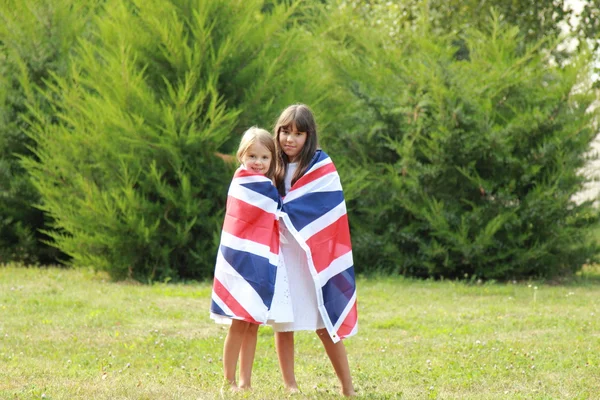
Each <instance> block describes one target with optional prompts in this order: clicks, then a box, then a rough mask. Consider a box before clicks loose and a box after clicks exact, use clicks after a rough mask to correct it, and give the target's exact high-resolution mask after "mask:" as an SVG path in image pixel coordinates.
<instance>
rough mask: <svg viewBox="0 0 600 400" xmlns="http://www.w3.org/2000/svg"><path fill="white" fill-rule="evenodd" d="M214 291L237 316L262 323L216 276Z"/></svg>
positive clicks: (254, 322) (255, 322)
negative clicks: (253, 316)
mask: <svg viewBox="0 0 600 400" xmlns="http://www.w3.org/2000/svg"><path fill="white" fill-rule="evenodd" d="M213 292H215V294H216V295H217V296H219V298H220V299H221V300H222V301H223V303H225V304H227V307H229V309H230V310H231V311H233V314H234V315H235V316H236V317H241V318H242V319H243V320H244V321H247V322H251V323H253V324H260V323H259V322H258V321H256V320H255V319H254V318H252V316H251V315H250V313H248V311H246V309H245V308H244V307H243V306H242V305H241V304H240V303H239V302H238V301H237V300H236V299H235V298H234V297H233V296H232V295H231V293H229V290H227V288H226V287H225V286H223V284H222V283H221V282H220V281H219V280H218V279H217V278H215V280H214V282H213Z"/></svg>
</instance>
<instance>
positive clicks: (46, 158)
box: [25, 0, 324, 281]
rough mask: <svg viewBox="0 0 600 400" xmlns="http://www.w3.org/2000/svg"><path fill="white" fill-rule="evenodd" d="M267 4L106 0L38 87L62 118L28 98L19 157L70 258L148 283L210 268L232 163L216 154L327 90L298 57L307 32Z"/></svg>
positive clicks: (286, 12)
mask: <svg viewBox="0 0 600 400" xmlns="http://www.w3.org/2000/svg"><path fill="white" fill-rule="evenodd" d="M263 6H264V2H263V1H258V0H253V1H244V2H241V1H234V0H230V1H223V2H213V1H202V0H196V1H194V0H173V1H164V0H145V1H126V0H108V1H106V2H105V6H104V10H103V11H102V12H100V13H99V14H98V17H97V18H96V20H95V21H94V26H95V28H94V30H95V34H94V36H93V37H91V38H87V39H85V38H84V39H83V40H81V41H80V44H79V45H78V47H77V50H76V52H77V54H76V56H75V57H73V60H72V69H71V70H70V72H69V76H68V77H66V78H65V77H61V76H58V75H54V76H53V78H54V83H53V84H51V85H50V87H49V89H48V90H46V91H45V94H46V98H47V99H48V100H49V101H50V103H51V105H52V107H53V112H54V115H55V116H56V121H54V120H53V117H52V116H51V114H48V113H46V112H44V111H43V110H41V109H40V108H39V107H38V106H37V105H36V104H35V103H33V102H32V105H31V108H32V112H33V113H34V114H35V118H34V120H33V121H32V124H33V127H32V129H31V130H30V135H31V137H32V138H33V139H34V140H35V142H36V144H37V149H36V151H35V155H36V157H37V159H35V158H30V159H28V160H27V161H26V162H25V166H26V168H27V170H28V171H29V172H30V173H31V176H32V180H33V182H34V183H35V186H36V187H37V188H38V190H39V192H40V193H41V196H42V208H43V209H44V210H45V211H47V212H48V213H49V214H50V215H51V216H52V217H53V218H54V220H55V228H56V230H55V231H52V232H49V234H50V235H51V236H52V238H53V240H54V241H55V245H56V246H57V247H58V248H59V249H60V250H61V251H63V252H65V253H66V254H68V255H69V256H71V257H72V263H73V264H74V265H78V266H93V267H94V268H97V269H101V270H106V271H108V272H109V273H110V274H111V276H112V277H114V278H115V279H121V278H124V277H132V278H135V279H138V280H142V281H146V280H163V279H172V278H185V279H200V278H207V277H209V276H210V275H211V274H212V271H213V266H214V260H215V256H216V244H217V242H218V236H219V233H220V226H221V223H222V219H223V209H224V204H225V200H226V193H227V186H228V184H229V182H230V179H231V176H232V172H233V170H232V168H233V167H235V166H229V165H226V164H225V163H223V162H222V161H221V160H220V159H219V158H217V157H216V156H215V152H217V151H225V152H229V151H232V150H234V148H235V147H236V146H237V143H238V141H239V134H241V133H242V132H243V130H245V129H246V128H247V127H249V126H250V125H261V126H267V125H268V123H270V122H271V121H273V120H275V118H276V117H277V114H278V113H279V111H280V110H281V109H282V108H283V107H285V106H286V105H287V104H288V103H291V102H294V101H299V100H301V99H300V98H299V97H301V96H303V94H306V95H307V98H306V99H305V100H304V101H307V102H310V101H311V99H318V98H319V96H321V93H322V90H323V89H318V88H317V89H315V90H311V88H310V85H309V82H311V83H319V82H320V81H321V80H322V79H324V78H321V77H316V76H312V75H311V74H310V66H305V67H304V68H303V67H302V65H300V63H301V62H302V60H305V59H306V54H305V52H306V48H307V46H306V45H305V43H304V42H305V41H308V42H310V40H312V38H311V37H310V34H308V33H307V32H305V31H304V30H302V29H301V28H300V27H298V28H296V27H295V26H296V25H295V18H296V17H294V15H295V14H294V12H295V11H296V9H295V8H292V7H288V6H286V5H272V6H271V7H268V10H267V11H264V10H265V9H264V8H263ZM298 15H301V16H302V15H304V14H298ZM307 71H309V72H307ZM234 133H235V134H234Z"/></svg>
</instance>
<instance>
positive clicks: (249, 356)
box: [240, 324, 258, 389]
mask: <svg viewBox="0 0 600 400" xmlns="http://www.w3.org/2000/svg"><path fill="white" fill-rule="evenodd" d="M257 336H258V325H256V324H250V326H248V329H247V330H246V334H245V335H244V340H243V341H242V347H241V350H240V388H242V389H250V387H251V379H252V365H253V364H254V355H255V354H256V341H257Z"/></svg>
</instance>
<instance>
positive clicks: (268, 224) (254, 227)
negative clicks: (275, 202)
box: [223, 196, 279, 254]
mask: <svg viewBox="0 0 600 400" xmlns="http://www.w3.org/2000/svg"><path fill="white" fill-rule="evenodd" d="M275 222H276V220H275V216H274V215H273V214H271V213H268V212H266V211H265V210H263V209H262V208H259V207H256V206H253V205H252V204H249V203H246V202H245V201H242V200H239V199H236V198H235V197H232V196H229V197H228V198H227V215H225V222H224V223H223V230H224V231H225V232H227V233H229V234H231V235H233V236H235V237H238V238H240V239H246V240H251V241H253V242H256V243H260V244H264V245H265V246H269V247H271V246H272V245H273V236H274V235H275V234H277V237H279V230H278V229H277V226H275ZM278 248H279V247H278ZM277 253H278V251H277V252H275V254H277Z"/></svg>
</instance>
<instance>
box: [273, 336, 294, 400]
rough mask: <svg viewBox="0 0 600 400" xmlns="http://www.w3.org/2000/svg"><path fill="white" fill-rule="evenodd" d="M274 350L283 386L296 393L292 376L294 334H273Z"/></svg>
mask: <svg viewBox="0 0 600 400" xmlns="http://www.w3.org/2000/svg"><path fill="white" fill-rule="evenodd" d="M275 348H276V349H277V358H278V359H279V368H280V369H281V376H282V377H283V384H284V385H285V387H286V388H287V389H288V390H289V391H292V392H297V391H298V384H297V383H296V376H295V374H294V332H275Z"/></svg>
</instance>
